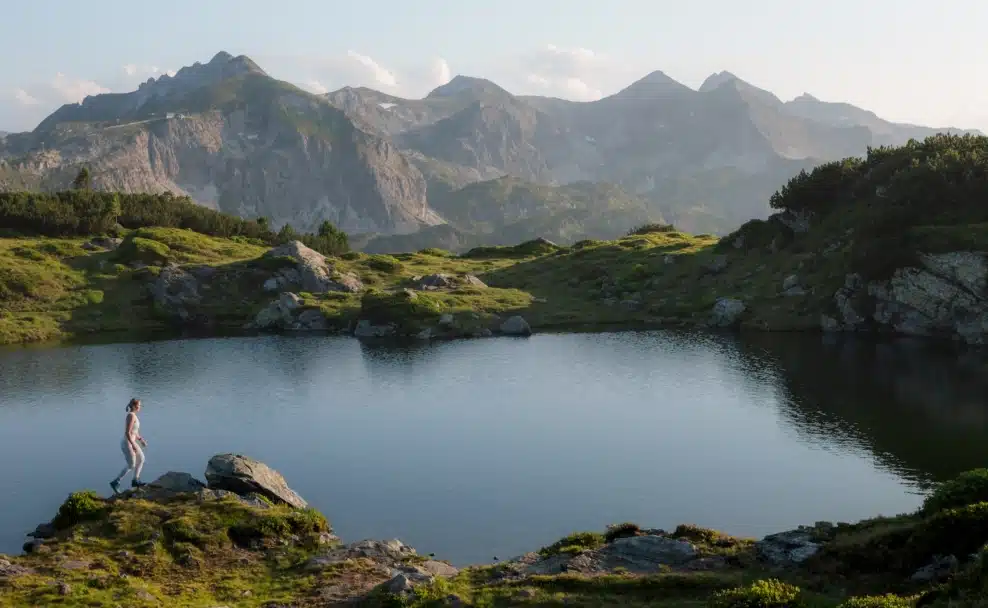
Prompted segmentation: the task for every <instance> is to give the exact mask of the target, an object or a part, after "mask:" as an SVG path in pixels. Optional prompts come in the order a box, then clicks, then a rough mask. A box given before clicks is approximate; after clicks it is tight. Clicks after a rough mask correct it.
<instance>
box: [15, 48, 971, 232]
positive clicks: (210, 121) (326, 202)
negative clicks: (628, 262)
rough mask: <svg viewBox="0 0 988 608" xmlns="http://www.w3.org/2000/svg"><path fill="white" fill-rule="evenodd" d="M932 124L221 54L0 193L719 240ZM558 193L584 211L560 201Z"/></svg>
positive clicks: (80, 116) (96, 112)
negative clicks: (362, 71) (394, 77)
mask: <svg viewBox="0 0 988 608" xmlns="http://www.w3.org/2000/svg"><path fill="white" fill-rule="evenodd" d="M944 130H947V131H950V132H962V131H960V130H957V129H935V128H929V127H921V126H916V125H903V124H898V123H893V122H890V121H886V120H883V119H881V118H880V117H878V116H877V115H875V114H874V113H873V112H870V111H867V110H864V109H861V108H857V107H855V106H853V105H850V104H845V103H830V102H823V101H820V100H818V99H816V98H815V97H812V96H810V95H802V96H800V97H797V98H796V99H794V100H791V101H787V102H783V101H782V100H780V99H779V98H778V97H777V96H776V95H774V94H772V93H771V92H769V91H766V90H764V89H761V88H759V87H757V86H754V85H752V84H750V83H748V82H745V81H743V80H741V79H739V78H738V77H737V76H735V75H734V74H732V73H730V72H719V73H716V74H712V75H711V76H710V77H708V78H707V79H706V80H705V81H704V83H703V84H702V85H701V86H700V87H699V88H698V89H692V88H690V87H688V86H686V85H684V84H682V83H680V82H677V81H676V80H675V79H673V78H671V77H669V76H668V75H667V74H665V73H663V72H661V71H654V72H652V73H650V74H647V75H646V76H644V77H643V78H641V79H639V80H637V81H635V82H633V83H631V84H629V85H628V86H627V87H625V88H624V89H622V90H621V91H618V92H617V93H615V94H613V95H609V96H607V97H604V98H603V99H600V100H597V101H591V102H574V101H567V100H563V99H557V98H549V97H538V96H518V95H513V94H512V93H511V92H509V91H507V90H505V89H504V88H503V87H501V86H499V85H497V84H496V83H494V82H492V81H490V80H487V79H484V78H478V77H471V76H464V75H459V76H456V77H454V78H452V79H451V80H450V81H449V82H447V83H445V84H443V85H441V86H439V87H437V88H435V89H434V90H432V91H431V92H429V93H428V94H427V95H426V96H425V97H423V98H422V99H404V98H401V97H397V96H394V95H389V94H387V93H383V92H380V91H376V90H373V89H370V88H367V87H344V88H342V89H339V90H337V91H333V92H330V93H327V94H325V95H314V94H311V93H308V92H306V91H303V90H301V89H300V88H298V87H296V86H294V85H292V84H290V83H287V82H283V81H279V80H276V79H274V78H272V77H271V76H270V75H268V74H267V73H266V72H265V71H264V70H263V69H262V68H261V67H260V66H258V65H257V64H256V63H255V62H254V61H252V60H251V59H250V58H249V57H246V56H243V55H241V56H236V57H235V56H233V55H231V54H229V53H225V52H220V53H217V54H216V55H215V56H214V57H213V58H212V59H211V60H210V61H209V62H208V63H205V64H203V63H196V64H194V65H192V66H188V67H184V68H182V69H181V70H179V71H178V72H177V73H176V74H175V75H174V76H161V77H159V78H155V79H150V80H148V81H147V82H145V83H142V84H141V85H140V86H139V87H138V88H137V90H135V91H132V92H129V93H110V94H103V95H96V96H91V97H87V98H86V99H84V100H83V101H82V103H79V104H67V105H65V106H63V107H61V108H59V109H58V110H56V111H55V112H53V113H52V114H51V115H50V116H49V117H47V118H46V119H45V120H43V121H42V122H41V123H40V124H39V125H38V127H37V128H36V129H35V130H34V131H32V132H30V133H18V134H9V135H7V136H6V137H0V165H2V167H0V188H8V189H9V188H15V187H37V188H43V189H58V188H64V187H66V186H67V185H68V183H69V182H70V181H71V178H72V176H73V175H74V173H75V172H76V171H78V169H79V167H81V166H88V167H90V169H91V171H92V174H93V176H94V186H95V187H97V188H101V189H113V190H121V191H151V192H159V191H162V190H170V191H173V192H176V193H178V194H187V195H189V196H191V197H192V198H193V199H194V200H196V201H198V202H200V203H201V204H204V205H208V206H211V207H214V208H217V209H220V210H223V211H227V212H231V213H236V214H238V215H241V216H243V217H257V216H265V217H268V218H269V219H270V220H271V221H272V223H273V224H274V225H275V226H279V225H281V224H285V223H291V224H293V225H294V226H295V227H296V228H299V229H303V230H311V229H314V228H315V227H316V226H317V225H318V224H319V223H320V222H322V221H324V220H329V221H331V222H333V223H335V224H336V225H338V226H340V227H341V228H343V229H344V230H346V231H348V232H350V233H352V234H360V233H364V234H366V235H367V237H366V238H364V240H365V241H367V240H368V239H370V238H371V236H370V235H377V236H376V237H374V238H375V239H377V240H378V242H379V243H380V242H381V241H380V239H381V238H386V237H388V236H389V235H401V234H407V235H411V234H419V233H421V236H422V237H423V238H425V237H428V235H430V234H434V235H441V236H442V239H445V240H446V241H450V242H452V241H457V242H466V241H470V240H471V239H474V240H475V239H480V238H482V239H484V240H489V241H491V242H500V241H502V240H503V239H506V238H514V237H515V236H517V235H519V234H528V233H529V232H530V231H531V230H541V231H544V232H545V234H546V235H547V236H548V235H555V236H556V237H557V238H568V237H567V236H566V235H580V236H581V237H586V238H590V237H599V238H604V237H606V238H611V237H613V236H616V234H615V231H616V230H619V229H625V228H626V227H627V226H628V225H629V224H630V223H633V222H638V221H642V220H646V219H651V218H662V219H663V220H664V221H669V222H673V223H675V224H677V225H678V226H679V227H680V228H682V229H684V230H689V231H694V232H712V233H721V234H723V233H726V232H728V231H730V230H732V229H734V228H736V227H737V226H738V225H740V224H741V223H743V222H744V221H746V220H749V219H752V218H760V217H766V216H767V215H768V213H769V207H768V199H769V196H770V195H771V194H772V192H774V191H775V190H776V189H777V188H779V187H780V186H781V185H782V184H783V183H785V181H786V180H787V179H788V178H789V177H791V176H792V175H793V174H795V173H797V172H798V171H799V169H801V168H809V167H812V166H815V165H817V164H819V163H820V162H822V161H826V160H832V159H838V158H843V157H846V156H851V155H860V154H863V153H864V152H865V151H866V149H867V148H868V147H869V146H876V145H889V144H901V143H904V142H905V141H906V140H908V139H910V138H917V139H921V138H924V137H926V136H928V135H932V134H934V133H936V132H939V131H944ZM505 179H507V180H508V181H504V180H505ZM491 180H498V181H491ZM475 184H481V185H480V186H476V188H479V190H477V189H471V188H475V186H474V185H475ZM506 184H510V188H508V190H510V191H511V194H510V195H505V194H504V192H505V191H506V190H505V188H506ZM581 184H582V185H581ZM588 185H596V186H594V187H589V186H588ZM581 188H582V189H583V190H581ZM480 192H482V193H483V194H482V195H478V193H480ZM579 192H582V194H580V193H579ZM616 192H621V193H622V194H621V195H616V194H615V193H616ZM632 199H633V200H634V201H636V202H635V203H634V204H615V201H617V200H621V201H629V200H632ZM456 200H471V201H474V203H472V204H473V205H474V206H473V207H472V208H471V209H472V210H471V212H470V213H468V214H467V215H466V216H463V215H458V211H457V210H458V209H459V208H458V207H456V206H455V205H453V206H450V201H456ZM573 200H580V201H582V202H580V203H579V205H578V206H579V211H577V210H574V208H572V206H571V207H566V205H562V206H560V201H573ZM512 201H513V202H512ZM509 202H510V203H511V204H508V203H509ZM476 205H481V207H482V206H484V205H487V206H488V208H486V209H485V208H480V207H477V206H476ZM512 205H515V207H512ZM512 208H524V209H526V210H527V211H526V213H528V216H526V217H523V218H512V216H511V215H510V212H511V209H512ZM491 214H494V215H495V216H496V215H497V214H501V216H500V217H499V219H498V218H497V217H493V216H492V215H491ZM479 218H484V219H483V221H481V219H479ZM494 220H496V221H494ZM536 220H537V221H536ZM536 236H537V235H536ZM437 238H438V237H437ZM405 240H408V239H405ZM356 241H357V242H359V241H360V239H359V238H358V239H356ZM409 242H411V241H409Z"/></svg>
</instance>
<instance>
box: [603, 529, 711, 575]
mask: <svg viewBox="0 0 988 608" xmlns="http://www.w3.org/2000/svg"><path fill="white" fill-rule="evenodd" d="M594 553H595V555H594V559H595V561H596V562H597V565H596V567H597V569H599V570H603V571H608V572H610V571H613V570H614V569H615V568H621V567H623V568H626V569H627V570H628V571H629V572H635V573H643V574H644V573H651V572H655V571H656V570H658V569H659V566H680V565H683V564H685V563H687V562H689V561H691V560H694V559H696V558H697V552H696V548H694V547H693V545H691V544H690V543H688V542H686V541H683V540H678V539H675V538H667V537H665V536H630V537H627V538H619V539H617V540H615V541H614V542H612V543H609V544H607V545H604V546H603V547H602V548H601V549H598V550H597V551H595V552H594Z"/></svg>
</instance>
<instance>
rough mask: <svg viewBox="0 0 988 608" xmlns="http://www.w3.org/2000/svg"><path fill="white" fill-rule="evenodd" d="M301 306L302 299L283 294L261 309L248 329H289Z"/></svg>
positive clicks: (290, 294) (291, 294)
mask: <svg viewBox="0 0 988 608" xmlns="http://www.w3.org/2000/svg"><path fill="white" fill-rule="evenodd" d="M301 306H302V298H300V297H299V296H298V295H297V294H294V293H291V292H287V291H286V292H285V293H283V294H281V295H279V296H278V299H277V300H274V301H273V302H271V303H270V304H268V305H267V306H266V307H265V308H262V309H261V310H260V312H258V313H257V315H256V316H255V317H254V321H253V322H252V323H251V324H250V327H252V328H256V329H275V328H279V329H291V327H292V325H293V324H294V323H295V312H296V311H297V310H298V309H299V307H301Z"/></svg>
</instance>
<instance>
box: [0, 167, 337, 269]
mask: <svg viewBox="0 0 988 608" xmlns="http://www.w3.org/2000/svg"><path fill="white" fill-rule="evenodd" d="M73 186H74V188H73V189H72V190H66V191H62V192H44V193H41V192H0V231H2V232H3V233H5V234H8V235H27V236H53V237H69V236H93V235H99V234H112V233H114V232H116V231H118V230H120V228H121V227H122V228H125V229H135V228H152V227H162V228H184V229H187V230H193V231H195V232H199V233H201V234H206V235H209V236H216V237H225V238H229V237H244V238H250V239H256V240H258V241H261V242H263V243H265V244H269V245H277V244H280V243H283V242H286V241H290V240H300V241H302V242H303V243H305V244H306V245H307V246H309V247H311V248H313V249H315V250H317V251H319V252H320V253H323V254H327V255H336V254H340V253H344V252H346V251H348V250H349V242H348V239H347V235H346V233H345V232H343V231H341V230H339V229H337V228H336V227H335V226H333V225H332V224H331V223H330V222H323V224H322V226H320V228H319V231H318V233H316V234H300V233H298V232H296V231H295V230H294V229H292V228H291V227H290V226H285V227H284V228H282V229H281V230H280V231H278V232H274V231H272V230H271V229H270V227H269V224H268V221H267V219H265V218H259V219H257V220H245V219H243V218H239V217H236V216H234V215H230V214H227V213H221V212H218V211H214V210H212V209H207V208H206V207H203V206H201V205H197V204H195V203H194V202H192V200H191V199H189V198H188V197H176V196H174V195H172V194H171V193H165V194H123V193H113V192H97V191H93V190H91V189H89V178H88V174H87V175H86V176H85V178H82V173H80V177H77V178H76V180H75V182H74V183H73ZM76 186H77V187H76Z"/></svg>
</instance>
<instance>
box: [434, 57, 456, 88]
mask: <svg viewBox="0 0 988 608" xmlns="http://www.w3.org/2000/svg"><path fill="white" fill-rule="evenodd" d="M450 78H452V75H451V73H450V70H449V63H447V62H446V60H445V59H443V58H442V57H437V58H436V59H435V60H434V61H433V62H432V81H433V83H434V84H435V85H436V86H437V87H438V86H440V85H444V84H446V83H447V82H449V81H450Z"/></svg>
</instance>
